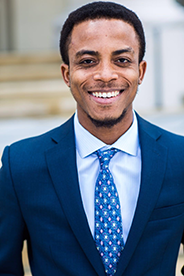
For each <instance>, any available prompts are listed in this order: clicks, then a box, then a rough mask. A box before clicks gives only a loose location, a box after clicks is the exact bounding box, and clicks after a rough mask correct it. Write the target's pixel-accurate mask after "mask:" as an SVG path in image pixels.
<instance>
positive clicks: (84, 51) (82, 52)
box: [76, 50, 99, 58]
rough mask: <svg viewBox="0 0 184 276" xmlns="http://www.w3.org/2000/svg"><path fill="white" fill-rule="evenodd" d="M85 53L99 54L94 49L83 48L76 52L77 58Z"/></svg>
mask: <svg viewBox="0 0 184 276" xmlns="http://www.w3.org/2000/svg"><path fill="white" fill-rule="evenodd" d="M83 55H90V56H98V55H99V53H98V52H97V51H92V50H81V51H78V52H77V53H76V57H77V58H79V57H81V56H83Z"/></svg>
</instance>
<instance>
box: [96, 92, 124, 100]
mask: <svg viewBox="0 0 184 276" xmlns="http://www.w3.org/2000/svg"><path fill="white" fill-rule="evenodd" d="M119 93H120V92H119V91H112V92H107V93H106V92H93V93H92V95H93V96H95V97H97V98H104V99H106V98H112V97H116V96H118V95H119Z"/></svg>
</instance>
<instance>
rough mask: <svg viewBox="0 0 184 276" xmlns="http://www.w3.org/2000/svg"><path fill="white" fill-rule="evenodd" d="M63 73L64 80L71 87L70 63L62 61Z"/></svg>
mask: <svg viewBox="0 0 184 276" xmlns="http://www.w3.org/2000/svg"><path fill="white" fill-rule="evenodd" d="M61 74H62V76H63V80H64V82H65V83H66V85H67V86H68V87H70V72H69V65H67V64H65V63H62V64H61Z"/></svg>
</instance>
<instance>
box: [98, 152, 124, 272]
mask: <svg viewBox="0 0 184 276" xmlns="http://www.w3.org/2000/svg"><path fill="white" fill-rule="evenodd" d="M117 151H118V150H117V149H114V148H113V149H110V150H105V151H100V150H98V151H97V152H96V154H97V156H98V158H99V161H100V172H99V175H98V178H97V182H96V186H95V241H96V246H97V249H98V251H99V253H100V256H101V258H102V261H103V264H104V267H105V272H106V274H107V275H109V276H111V275H114V273H116V269H117V264H118V261H119V258H120V255H121V251H122V250H123V249H124V242H123V231H122V219H121V208H120V202H119V196H118V192H117V189H116V186H115V184H114V180H113V177H112V174H111V172H110V170H109V162H110V159H111V158H112V157H113V156H114V155H115V154H116V152H117Z"/></svg>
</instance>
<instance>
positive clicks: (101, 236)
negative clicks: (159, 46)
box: [0, 2, 184, 276]
mask: <svg viewBox="0 0 184 276" xmlns="http://www.w3.org/2000/svg"><path fill="white" fill-rule="evenodd" d="M60 50H61V55H62V59H63V64H62V65H61V72H62V75H63V78H64V81H65V82H66V84H67V85H68V86H69V87H70V89H71V92H72V94H73V97H74V98H75V100H76V102H77V112H76V114H75V115H74V116H73V117H72V118H70V119H69V120H68V121H67V122H66V123H65V124H64V125H62V126H61V127H58V128H57V129H54V130H52V131H50V132H48V133H46V134H43V135H41V136H39V137H35V138H30V139H26V140H24V141H20V142H17V143H15V144H13V145H11V146H10V147H7V148H6V149H5V151H4V154H3V158H2V164H3V165H2V168H1V171H0V191H1V192H0V275H11V276H15V275H16V276H20V275H23V269H22V261H21V250H22V244H23V240H24V239H27V242H28V254H29V261H30V266H31V270H32V274H33V276H46V275H47V276H51V275H54V276H61V275H65V276H66V275H67V276H68V275H71V276H76V275H80V276H82V275H85V276H95V275H100V276H103V275H104V276H105V275H117V276H120V275H121V276H132V275H136V276H158V275H162V276H163V275H169V276H173V275H175V265H176V260H177V255H178V250H179V246H180V242H181V240H182V235H183V229H184V169H183V168H184V138H183V137H180V136H177V135H174V134H171V133H169V132H167V131H165V130H162V129H160V128H158V127H156V126H154V125H152V124H150V123H148V122H146V121H145V120H144V119H142V118H140V117H139V115H138V114H136V113H135V112H134V111H133V109H132V102H133V100H134V98H135V96H136V93H137V89H138V85H140V84H141V82H142V80H143V77H144V74H145V71H146V62H145V61H144V60H143V57H144V52H145V38H144V32H143V29H142V24H141V22H140V20H139V19H138V17H137V16H136V15H135V14H134V13H133V12H132V11H130V10H128V9H126V8H125V7H123V6H121V5H118V4H115V3H110V2H94V3H91V4H87V5H86V6H83V7H81V8H79V9H78V10H76V11H74V12H73V13H71V14H70V16H69V17H68V19H67V21H66V22H65V24H64V26H63V29H62V32H61V40H60ZM99 160H100V162H99Z"/></svg>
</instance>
